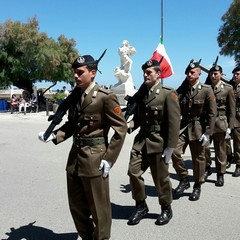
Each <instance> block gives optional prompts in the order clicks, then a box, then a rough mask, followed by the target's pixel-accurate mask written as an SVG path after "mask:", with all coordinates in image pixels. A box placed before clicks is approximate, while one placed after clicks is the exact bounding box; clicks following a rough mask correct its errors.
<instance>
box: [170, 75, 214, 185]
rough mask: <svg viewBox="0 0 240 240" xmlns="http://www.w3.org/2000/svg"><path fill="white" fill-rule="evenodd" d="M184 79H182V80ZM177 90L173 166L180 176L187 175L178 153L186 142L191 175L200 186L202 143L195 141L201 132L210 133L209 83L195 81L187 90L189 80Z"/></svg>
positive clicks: (203, 149)
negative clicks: (178, 121)
mask: <svg viewBox="0 0 240 240" xmlns="http://www.w3.org/2000/svg"><path fill="white" fill-rule="evenodd" d="M185 81H186V80H185ZM181 88H182V90H181V92H179V101H180V108H181V115H182V119H181V130H180V136H179V140H178V144H177V147H176V149H175V150H174V152H173V155H172V161H173V167H174V168H175V170H176V172H177V174H178V176H179V178H180V180H181V179H185V178H187V177H188V170H187V169H186V168H185V166H184V161H183V158H182V156H181V154H182V153H183V152H184V151H185V149H186V147H187V145H189V147H190V151H191V155H192V162H193V178H194V182H195V184H196V185H197V186H200V185H201V183H202V181H203V177H204V172H205V167H206V158H205V147H204V146H202V143H201V142H200V141H199V139H200V137H201V136H202V134H206V135H211V134H212V133H213V128H214V124H215V118H216V101H215V96H214V94H213V91H212V89H211V87H210V86H208V85H205V84H201V83H200V82H199V83H198V84H197V86H196V88H195V89H194V91H193V92H190V91H189V84H184V85H182V87H181Z"/></svg>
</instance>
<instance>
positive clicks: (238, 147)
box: [233, 128, 240, 166]
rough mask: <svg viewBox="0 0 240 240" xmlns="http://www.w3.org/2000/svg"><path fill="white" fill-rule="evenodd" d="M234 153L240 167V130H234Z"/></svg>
mask: <svg viewBox="0 0 240 240" xmlns="http://www.w3.org/2000/svg"><path fill="white" fill-rule="evenodd" d="M233 152H234V161H235V163H236V165H238V166H240V128H234V129H233Z"/></svg>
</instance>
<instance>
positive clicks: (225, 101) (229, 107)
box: [206, 81, 235, 173]
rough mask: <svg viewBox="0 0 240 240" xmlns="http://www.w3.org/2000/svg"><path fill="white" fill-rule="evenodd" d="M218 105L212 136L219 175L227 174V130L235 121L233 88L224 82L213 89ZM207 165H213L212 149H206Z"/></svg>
mask: <svg viewBox="0 0 240 240" xmlns="http://www.w3.org/2000/svg"><path fill="white" fill-rule="evenodd" d="M213 92H214V94H215V97H216V103H217V117H216V122H215V126H214V131H213V135H212V137H211V138H212V140H213V144H214V150H215V164H216V172H217V173H225V172H226V164H227V149H226V140H225V135H226V130H227V128H229V129H233V126H234V121H235V99H234V94H233V87H232V86H231V85H230V84H227V83H225V82H223V81H221V82H220V84H218V85H217V86H215V87H214V88H213ZM206 159H207V165H208V166H210V165H211V159H210V147H207V148H206Z"/></svg>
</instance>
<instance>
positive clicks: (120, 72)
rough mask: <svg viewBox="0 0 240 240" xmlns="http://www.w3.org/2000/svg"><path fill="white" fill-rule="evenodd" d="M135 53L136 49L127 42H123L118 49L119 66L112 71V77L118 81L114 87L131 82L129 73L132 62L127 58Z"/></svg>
mask: <svg viewBox="0 0 240 240" xmlns="http://www.w3.org/2000/svg"><path fill="white" fill-rule="evenodd" d="M135 53H136V49H135V48H134V47H132V46H131V45H130V44H129V42H128V41H127V40H123V42H122V46H121V47H120V48H119V49H118V54H119V56H120V61H121V66H120V67H116V68H115V70H114V76H115V77H116V78H117V79H118V83H117V84H116V85H119V84H121V83H124V82H127V81H129V82H132V75H131V72H130V71H131V68H132V63H133V61H132V59H131V58H130V57H129V56H131V55H133V54H135ZM116 85H115V86H116Z"/></svg>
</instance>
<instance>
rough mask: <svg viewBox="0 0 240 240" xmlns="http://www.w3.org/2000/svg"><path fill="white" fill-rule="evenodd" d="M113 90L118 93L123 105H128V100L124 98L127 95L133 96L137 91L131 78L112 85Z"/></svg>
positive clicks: (120, 102)
mask: <svg viewBox="0 0 240 240" xmlns="http://www.w3.org/2000/svg"><path fill="white" fill-rule="evenodd" d="M112 90H113V92H114V93H115V94H116V95H117V97H118V101H119V104H120V105H121V106H126V105H127V101H126V100H125V99H124V98H125V97H126V96H127V95H129V96H133V95H134V94H135V93H136V91H137V90H136V89H135V88H134V85H133V82H132V81H129V80H128V81H126V82H124V83H121V84H115V85H114V86H113V87H112Z"/></svg>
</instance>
